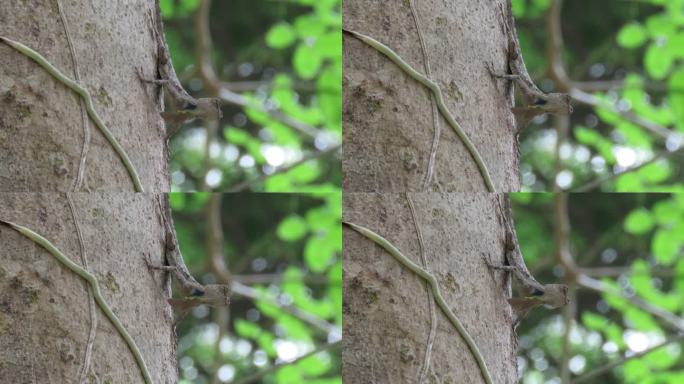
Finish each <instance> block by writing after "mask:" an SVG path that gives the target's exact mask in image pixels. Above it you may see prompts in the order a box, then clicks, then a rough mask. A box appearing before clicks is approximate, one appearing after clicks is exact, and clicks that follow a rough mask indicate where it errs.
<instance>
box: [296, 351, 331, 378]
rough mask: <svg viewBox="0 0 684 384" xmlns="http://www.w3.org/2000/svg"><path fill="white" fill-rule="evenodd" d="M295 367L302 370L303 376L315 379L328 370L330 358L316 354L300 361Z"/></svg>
mask: <svg viewBox="0 0 684 384" xmlns="http://www.w3.org/2000/svg"><path fill="white" fill-rule="evenodd" d="M297 366H298V367H299V368H300V369H301V370H302V373H303V374H305V375H307V376H313V377H316V376H320V375H322V374H324V373H326V372H327V371H328V370H329V369H330V358H326V357H325V356H324V354H323V353H317V354H315V355H311V356H309V357H307V358H305V359H302V360H300V361H299V362H298V363H297Z"/></svg>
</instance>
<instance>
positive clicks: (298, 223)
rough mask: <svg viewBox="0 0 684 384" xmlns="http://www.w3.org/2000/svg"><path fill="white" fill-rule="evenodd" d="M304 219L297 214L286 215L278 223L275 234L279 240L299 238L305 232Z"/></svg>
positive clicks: (306, 228)
mask: <svg viewBox="0 0 684 384" xmlns="http://www.w3.org/2000/svg"><path fill="white" fill-rule="evenodd" d="M307 230H308V227H307V225H306V221H305V220H304V219H303V218H301V217H300V216H297V215H290V216H288V217H286V218H285V219H284V220H283V221H281V222H280V224H279V225H278V230H277V234H278V237H279V238H280V239H281V240H284V241H296V240H299V239H301V238H302V237H303V236H304V235H305V234H306V232H307Z"/></svg>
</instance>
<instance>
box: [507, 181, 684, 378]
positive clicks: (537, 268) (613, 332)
mask: <svg viewBox="0 0 684 384" xmlns="http://www.w3.org/2000/svg"><path fill="white" fill-rule="evenodd" d="M512 199H513V203H514V217H515V223H516V229H517V232H518V239H519V241H520V246H521V250H522V252H523V254H524V255H525V259H526V262H527V264H528V267H529V268H530V269H531V270H532V273H533V274H534V275H535V276H537V278H538V279H539V280H540V281H542V282H547V283H548V282H553V281H559V280H560V281H563V278H564V277H563V276H564V270H563V269H562V268H561V267H559V266H557V265H556V262H555V256H554V255H555V253H554V252H555V244H554V235H553V234H554V230H553V228H554V226H555V224H554V217H553V209H554V208H553V207H554V205H553V204H554V202H553V195H552V194H512ZM568 204H569V215H570V223H571V227H572V235H571V239H570V241H571V250H572V253H573V255H574V259H575V262H576V263H577V265H578V267H579V268H580V270H581V271H583V272H584V273H588V274H589V275H590V276H592V274H593V276H594V278H596V279H600V280H601V281H602V282H603V283H604V284H606V285H608V286H612V287H616V288H618V289H620V290H622V291H624V292H626V293H627V294H628V295H629V296H630V297H634V298H637V299H640V300H642V301H644V302H645V303H648V304H649V305H652V306H656V307H658V308H660V309H662V310H663V311H665V312H669V313H671V314H672V315H674V316H682V314H683V313H684V195H683V194H674V195H669V194H574V195H570V196H569V200H568ZM576 297H577V298H576V301H575V302H574V303H572V305H575V306H576V311H577V312H576V315H575V317H574V319H573V320H572V323H571V325H570V327H571V328H570V334H569V349H568V355H567V361H568V366H569V369H570V372H571V373H572V375H573V377H574V378H578V377H581V376H582V375H583V374H586V373H588V372H590V371H592V370H594V369H597V368H600V367H603V366H605V365H607V364H608V363H609V362H612V361H616V360H617V359H619V358H621V357H624V356H631V355H633V354H634V353H638V352H641V351H644V350H646V349H648V348H650V347H653V346H655V345H657V344H660V343H662V342H664V341H665V340H668V339H671V338H673V337H676V335H677V332H676V331H673V330H672V329H671V328H670V327H669V326H667V325H665V324H664V323H663V322H662V321H661V320H660V319H658V318H657V317H655V316H653V315H652V314H649V313H648V312H646V311H644V310H642V309H639V308H637V307H636V306H634V305H633V304H631V303H629V302H628V301H627V300H625V298H623V297H621V296H615V295H611V294H603V293H598V292H596V291H593V290H588V289H585V288H581V287H580V288H579V289H578V290H577V296H576ZM565 329H566V322H565V320H564V319H563V316H562V315H561V313H559V312H552V311H549V310H544V309H542V310H536V311H533V312H532V313H531V314H530V315H529V316H528V318H526V319H525V320H523V322H522V323H521V324H520V326H519V327H518V328H517V333H518V335H519V356H518V362H519V364H518V365H519V367H520V369H521V374H522V379H521V383H525V384H537V383H560V382H561V381H560V378H559V372H560V367H559V364H560V362H561V361H563V357H562V356H563V352H562V351H563V347H562V345H563V336H564V332H565ZM681 343H682V341H681V340H679V341H677V342H673V343H671V344H668V345H666V346H663V347H662V348H658V349H655V350H653V351H652V352H650V353H647V354H645V355H644V356H641V357H637V358H634V359H631V360H628V361H627V362H625V363H624V364H620V365H618V366H617V367H616V368H614V369H611V370H608V371H607V372H605V373H603V374H602V375H600V376H597V377H594V378H592V379H590V380H588V381H586V383H599V382H600V383H603V384H612V383H635V384H636V383H639V384H644V383H645V384H656V383H657V384H666V383H672V384H675V383H681V382H683V381H682V380H684V355H683V354H682V344H681Z"/></svg>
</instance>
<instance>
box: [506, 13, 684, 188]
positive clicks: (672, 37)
mask: <svg viewBox="0 0 684 384" xmlns="http://www.w3.org/2000/svg"><path fill="white" fill-rule="evenodd" d="M512 5H513V11H514V14H515V16H516V20H517V25H518V33H519V37H520V42H521V46H522V50H523V56H524V58H525V62H526V63H527V67H528V70H529V71H530V74H531V76H532V77H533V78H534V79H535V81H536V82H537V84H539V85H540V87H541V88H542V89H543V90H545V91H551V90H554V89H555V90H560V91H562V92H567V93H569V94H570V95H571V96H572V99H573V104H574V109H575V111H574V113H573V114H572V115H571V116H570V117H569V118H568V117H549V116H542V117H539V118H537V119H535V120H534V123H536V124H532V125H530V127H528V128H527V129H526V130H525V131H524V132H523V133H522V134H521V137H520V143H521V152H522V159H521V160H522V161H521V175H522V181H523V187H524V190H532V191H550V190H571V191H589V190H603V191H674V190H682V189H683V188H682V186H683V184H682V180H684V169H683V167H682V166H681V164H682V162H683V161H684V151H683V150H682V149H683V148H684V60H683V59H684V1H682V0H604V1H591V0H574V1H565V2H564V1H562V0H512Z"/></svg>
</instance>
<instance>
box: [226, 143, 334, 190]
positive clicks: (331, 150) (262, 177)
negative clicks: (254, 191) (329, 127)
mask: <svg viewBox="0 0 684 384" xmlns="http://www.w3.org/2000/svg"><path fill="white" fill-rule="evenodd" d="M341 148H342V145H336V146H334V147H330V148H328V149H324V150H322V151H318V152H315V153H313V154H311V155H309V156H305V157H303V158H302V159H301V160H298V161H295V162H294V163H292V164H290V165H286V166H283V167H280V168H277V169H276V170H275V171H273V172H272V173H270V174H268V175H267V174H262V175H259V177H257V178H254V179H252V180H245V181H243V182H241V183H240V184H238V185H236V186H234V187H233V188H231V189H229V190H228V193H234V192H241V191H244V190H246V189H249V188H250V187H252V186H253V185H254V184H257V183H259V182H261V181H263V180H265V179H266V178H268V177H271V176H273V175H277V174H281V173H285V172H288V171H289V170H291V169H293V168H296V167H298V166H300V165H302V164H304V163H306V162H308V161H310V160H315V159H318V158H321V157H323V156H326V155H328V154H331V153H334V152H337V151H338V150H339V149H341Z"/></svg>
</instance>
